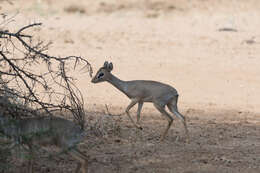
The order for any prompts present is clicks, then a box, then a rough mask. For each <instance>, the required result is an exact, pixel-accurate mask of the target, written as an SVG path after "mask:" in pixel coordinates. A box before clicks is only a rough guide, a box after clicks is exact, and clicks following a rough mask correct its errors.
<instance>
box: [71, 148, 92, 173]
mask: <svg viewBox="0 0 260 173" xmlns="http://www.w3.org/2000/svg"><path fill="white" fill-rule="evenodd" d="M68 153H69V154H70V155H71V156H72V157H74V158H75V159H76V160H78V161H79V163H78V165H77V168H76V171H75V172H76V173H78V172H80V170H81V172H82V173H87V172H88V157H87V156H86V155H85V154H83V153H82V152H80V151H79V150H78V149H76V148H73V149H71V150H69V151H68Z"/></svg>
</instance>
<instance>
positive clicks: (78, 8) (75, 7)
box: [64, 5, 86, 14]
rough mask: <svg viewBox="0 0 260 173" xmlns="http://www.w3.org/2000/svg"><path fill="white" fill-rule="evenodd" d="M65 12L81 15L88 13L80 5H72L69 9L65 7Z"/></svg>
mask: <svg viewBox="0 0 260 173" xmlns="http://www.w3.org/2000/svg"><path fill="white" fill-rule="evenodd" d="M64 11H65V12H67V13H80V14H84V13H86V10H85V9H84V8H83V7H81V6H78V5H70V6H68V7H65V8H64Z"/></svg>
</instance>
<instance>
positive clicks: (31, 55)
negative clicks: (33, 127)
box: [0, 19, 92, 128]
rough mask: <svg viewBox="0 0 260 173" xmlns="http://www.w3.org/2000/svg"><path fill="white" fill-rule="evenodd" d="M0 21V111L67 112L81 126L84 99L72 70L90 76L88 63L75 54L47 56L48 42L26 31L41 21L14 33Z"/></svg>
mask: <svg viewBox="0 0 260 173" xmlns="http://www.w3.org/2000/svg"><path fill="white" fill-rule="evenodd" d="M5 21H6V22H8V20H7V19H6V20H5ZM3 24H4V22H2V23H1V24H0V108H1V111H0V113H1V114H6V115H10V116H12V117H14V118H21V117H28V116H39V115H42V114H45V115H49V116H52V115H53V113H54V112H57V111H60V113H62V112H70V113H72V115H73V117H74V119H75V120H76V121H77V122H78V124H80V125H81V127H82V128H83V127H84V123H85V111H84V107H83V106H84V100H83V97H82V94H81V92H80V91H79V89H78V88H77V87H76V86H75V84H74V82H75V79H74V78H73V77H72V73H73V72H74V73H75V70H78V69H80V70H82V69H87V70H88V72H89V75H90V76H91V74H92V68H91V65H90V63H89V62H88V61H87V60H86V59H84V58H82V57H79V56H67V57H55V56H50V55H48V54H47V53H46V52H47V51H48V48H49V45H50V44H51V43H47V44H45V43H44V42H43V41H41V40H36V39H35V38H34V36H33V35H32V34H30V33H32V31H35V29H36V28H38V27H40V26H41V23H33V24H30V25H26V26H24V27H22V28H20V29H18V30H17V31H16V32H10V31H9V30H7V29H3V28H2V29H1V25H3ZM28 33H29V34H28Z"/></svg>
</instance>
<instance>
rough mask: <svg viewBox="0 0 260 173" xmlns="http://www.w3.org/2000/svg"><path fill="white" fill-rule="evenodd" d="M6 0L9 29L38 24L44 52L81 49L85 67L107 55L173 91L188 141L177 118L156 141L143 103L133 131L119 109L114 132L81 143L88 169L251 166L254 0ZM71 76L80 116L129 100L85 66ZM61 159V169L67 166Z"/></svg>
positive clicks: (257, 119) (154, 124)
mask: <svg viewBox="0 0 260 173" xmlns="http://www.w3.org/2000/svg"><path fill="white" fill-rule="evenodd" d="M11 2H13V5H10V4H9V3H8V2H5V1H0V12H1V13H6V14H8V15H13V14H16V13H17V12H18V11H19V13H18V14H17V16H16V17H15V20H16V22H13V23H10V24H9V27H10V29H11V30H12V29H13V30H15V29H17V28H18V27H19V26H23V25H25V24H28V23H32V22H42V23H43V27H42V28H41V30H40V31H39V33H40V35H41V38H42V39H44V40H46V41H49V40H51V41H53V45H52V47H51V49H50V50H49V52H48V53H50V54H53V55H57V56H59V55H60V56H63V55H66V56H67V55H81V56H82V57H85V58H86V59H87V60H89V61H90V62H91V64H92V66H93V68H94V71H97V70H98V68H99V67H100V66H102V65H103V63H104V61H105V60H107V61H111V62H113V64H114V70H113V74H115V75H116V76H118V77H119V78H121V79H123V80H134V79H149V80H158V81H161V82H164V83H168V84H170V85H172V86H174V87H175V88H176V89H177V90H178V92H179V94H180V98H179V109H180V111H181V112H183V114H184V115H186V116H187V117H188V124H189V129H190V133H191V143H190V144H185V143H184V140H183V137H184V133H183V127H182V126H181V124H180V122H179V121H176V122H175V123H174V127H173V128H171V130H170V131H169V135H168V138H167V140H166V142H164V143H159V142H158V138H159V136H160V132H161V131H162V130H163V129H164V127H165V126H166V121H165V120H163V118H162V117H161V116H160V115H159V113H158V112H157V111H156V110H155V109H154V108H152V105H151V104H145V105H144V110H143V116H142V124H143V127H144V130H143V131H142V132H138V131H136V130H135V129H134V128H133V126H132V125H131V124H130V123H129V120H128V119H127V118H126V117H122V118H121V119H120V122H121V124H120V128H121V131H120V133H118V134H114V133H112V134H110V137H109V138H108V139H107V138H105V139H102V140H101V139H100V140H101V141H103V143H102V142H100V141H99V142H98V145H95V146H94V147H92V148H91V149H90V148H88V147H86V151H87V153H88V154H89V155H90V156H91V158H93V159H92V162H93V163H92V164H91V165H90V170H91V171H90V172H140V173H141V172H185V173H193V172H194V173H195V172H205V173H206V172H207V173H208V172H216V173H217V172H234V173H235V172H245V173H246V172H260V167H259V165H260V160H259V159H260V138H259V134H260V128H259V127H260V114H259V112H260V102H259V96H260V90H259V88H260V69H259V67H260V59H259V55H260V30H259V28H260V20H259V17H260V11H259V9H260V1H258V0H248V1H242V0H233V1H224V0H214V1H210V0H194V1H191V0H190V1H183V0H141V1H140V0H139V1H137V0H120V1H119V0H109V1H101V0H96V1H83V0H78V1H73V0H64V1H54V0H38V1H32V0H28V1H26V2H25V1H21V0H17V1H11ZM223 28H232V29H234V30H235V31H221V29H223ZM78 79H79V80H78V82H77V84H78V86H79V88H80V89H81V91H82V93H83V95H84V98H85V99H86V108H87V109H88V110H89V111H91V113H90V116H94V117H100V116H102V114H101V113H100V112H102V111H103V110H105V107H104V105H105V104H107V105H108V106H109V108H110V111H111V113H112V114H116V113H120V112H122V111H123V110H124V109H125V107H126V106H127V105H128V104H129V99H128V98H127V97H126V96H124V95H123V94H122V93H120V92H119V91H118V90H116V89H115V88H113V87H112V86H111V85H110V84H108V83H101V84H95V85H94V84H91V83H90V77H88V75H87V74H86V73H83V74H79V75H78ZM95 112H99V113H95ZM178 136H180V138H179V137H178ZM86 143H87V144H89V145H90V144H91V141H88V140H87V141H86ZM83 148H84V147H83ZM94 158H96V159H94ZM62 163H63V166H64V165H65V166H64V167H65V168H64V170H63V171H62V172H70V171H71V169H68V166H66V165H68V164H69V165H70V164H73V165H74V163H73V162H71V160H67V161H63V162H62V161H61V164H62ZM54 170H55V171H58V170H59V169H58V168H57V169H54ZM54 170H53V171H54ZM43 172H44V171H43ZM51 172H52V171H51Z"/></svg>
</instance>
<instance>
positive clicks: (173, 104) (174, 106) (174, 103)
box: [167, 96, 190, 142]
mask: <svg viewBox="0 0 260 173" xmlns="http://www.w3.org/2000/svg"><path fill="white" fill-rule="evenodd" d="M177 102H178V96H177V97H174V98H173V100H172V101H171V102H170V103H169V104H167V107H168V108H169V110H170V111H171V112H172V113H173V114H174V115H176V117H178V118H179V119H180V120H181V121H182V123H183V126H184V128H185V134H186V140H187V142H189V138H190V137H189V131H188V128H187V124H186V118H185V117H184V116H183V115H182V114H181V113H180V112H179V111H178V106H177Z"/></svg>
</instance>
